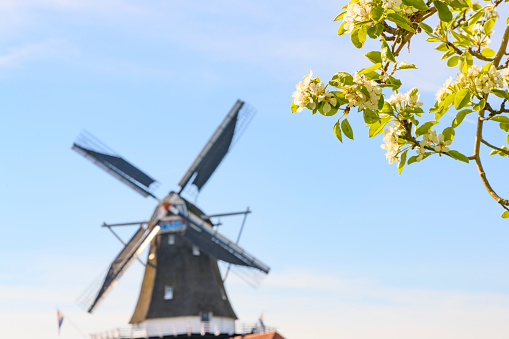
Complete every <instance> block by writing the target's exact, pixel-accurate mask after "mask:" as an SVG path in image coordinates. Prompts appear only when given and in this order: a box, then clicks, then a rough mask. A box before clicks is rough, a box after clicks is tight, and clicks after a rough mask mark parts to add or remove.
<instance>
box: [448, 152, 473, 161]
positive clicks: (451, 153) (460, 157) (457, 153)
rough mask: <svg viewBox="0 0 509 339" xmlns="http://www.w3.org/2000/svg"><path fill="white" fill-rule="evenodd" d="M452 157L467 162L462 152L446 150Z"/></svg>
mask: <svg viewBox="0 0 509 339" xmlns="http://www.w3.org/2000/svg"><path fill="white" fill-rule="evenodd" d="M448 153H449V154H450V155H451V156H452V157H453V158H454V159H456V160H459V161H463V162H466V163H467V164H468V158H467V157H466V156H465V155H464V154H461V153H460V152H458V151H454V150H451V151H449V152H448Z"/></svg>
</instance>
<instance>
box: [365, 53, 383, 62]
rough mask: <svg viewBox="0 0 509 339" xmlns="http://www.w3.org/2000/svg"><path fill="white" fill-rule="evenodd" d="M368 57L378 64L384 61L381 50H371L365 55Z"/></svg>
mask: <svg viewBox="0 0 509 339" xmlns="http://www.w3.org/2000/svg"><path fill="white" fill-rule="evenodd" d="M364 56H365V57H366V58H368V60H369V61H371V62H372V63H374V64H378V63H381V62H382V53H381V52H379V51H371V52H368V53H366V54H365V55H364Z"/></svg>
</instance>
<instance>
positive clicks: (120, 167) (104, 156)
mask: <svg viewBox="0 0 509 339" xmlns="http://www.w3.org/2000/svg"><path fill="white" fill-rule="evenodd" d="M72 149H73V150H75V151H76V152H78V153H80V154H81V155H83V156H84V157H85V158H87V159H89V160H90V161H92V162H93V163H94V164H96V165H97V166H99V167H101V168H102V169H104V170H105V171H106V172H108V173H110V174H111V175H113V176H114V177H116V178H117V179H119V180H120V181H122V182H123V183H125V184H127V185H128V186H129V187H131V188H132V189H134V190H135V191H136V192H138V193H140V194H141V195H143V196H144V197H148V196H149V195H150V196H151V197H154V198H155V196H154V195H153V194H152V193H151V192H150V191H149V188H150V186H151V185H152V184H153V183H154V182H156V181H155V180H154V179H152V178H151V177H150V176H148V175H147V174H145V173H144V172H142V171H141V170H140V169H138V168H136V167H135V166H134V165H132V164H131V163H129V162H128V161H126V160H125V159H123V158H122V157H120V156H119V155H117V154H115V152H113V151H112V150H111V149H109V148H107V146H105V145H104V144H102V143H101V142H100V141H99V140H97V139H96V138H95V137H94V136H92V135H91V134H90V133H86V132H83V133H82V134H81V135H80V136H79V137H78V139H77V140H76V142H74V144H73V146H72Z"/></svg>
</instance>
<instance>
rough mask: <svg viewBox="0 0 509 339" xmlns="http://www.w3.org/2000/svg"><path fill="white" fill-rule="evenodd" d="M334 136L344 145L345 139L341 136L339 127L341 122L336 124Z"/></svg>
mask: <svg viewBox="0 0 509 339" xmlns="http://www.w3.org/2000/svg"><path fill="white" fill-rule="evenodd" d="M334 134H335V135H336V138H338V140H339V142H340V143H343V137H342V135H341V127H339V120H338V121H337V122H336V124H334Z"/></svg>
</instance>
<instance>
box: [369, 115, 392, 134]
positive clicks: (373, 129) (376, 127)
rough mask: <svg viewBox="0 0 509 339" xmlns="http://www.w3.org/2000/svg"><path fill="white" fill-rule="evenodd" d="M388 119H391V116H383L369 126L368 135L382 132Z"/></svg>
mask: <svg viewBox="0 0 509 339" xmlns="http://www.w3.org/2000/svg"><path fill="white" fill-rule="evenodd" d="M389 120H391V117H389V116H385V117H382V118H381V119H380V121H378V122H375V123H374V124H372V125H371V126H369V131H368V137H370V138H373V137H374V136H375V135H378V134H380V133H382V132H383V130H384V127H385V125H387V123H388V122H389Z"/></svg>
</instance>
